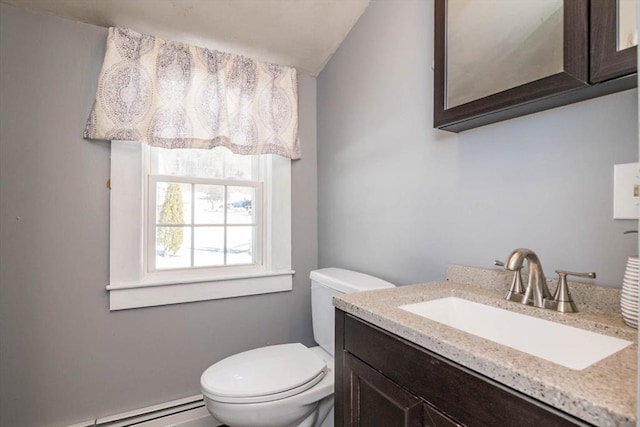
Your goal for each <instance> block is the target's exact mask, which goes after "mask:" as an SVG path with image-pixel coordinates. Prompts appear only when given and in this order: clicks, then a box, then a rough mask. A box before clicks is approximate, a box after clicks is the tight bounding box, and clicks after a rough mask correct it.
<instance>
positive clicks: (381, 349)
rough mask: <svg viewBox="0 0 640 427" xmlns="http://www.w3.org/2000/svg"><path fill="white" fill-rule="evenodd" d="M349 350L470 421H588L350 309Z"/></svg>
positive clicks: (569, 423)
mask: <svg viewBox="0 0 640 427" xmlns="http://www.w3.org/2000/svg"><path fill="white" fill-rule="evenodd" d="M344 349H345V351H347V352H349V353H351V354H353V355H354V356H356V357H357V358H358V359H360V360H362V361H364V362H365V363H367V364H368V365H370V366H371V367H372V368H373V369H375V370H377V371H378V372H380V373H381V374H382V375H384V376H385V377H387V378H389V379H390V380H391V381H393V382H395V383H396V384H399V385H400V386H401V387H403V388H405V389H406V390H408V391H409V392H410V393H412V394H414V395H416V396H418V397H420V398H422V399H424V400H425V401H427V402H429V403H430V404H431V405H433V406H434V407H435V408H437V409H438V410H440V411H442V412H443V413H445V414H446V415H448V416H449V417H451V418H452V419H454V420H456V421H458V422H460V423H462V424H465V425H470V426H472V425H486V426H518V427H520V426H532V427H533V426H535V427H538V426H545V427H547V426H575V425H582V426H584V425H589V424H586V423H584V422H582V421H580V420H578V419H576V418H574V417H572V416H570V415H568V414H565V413H562V412H560V411H558V410H557V409H555V408H552V407H550V406H548V405H546V404H544V403H542V402H539V401H537V400H535V399H532V398H530V397H528V396H526V395H524V394H522V393H519V392H517V391H515V390H512V389H509V388H507V387H506V386H504V385H502V384H499V383H497V382H495V381H493V380H491V379H489V378H486V377H484V376H482V375H479V374H477V373H475V372H473V371H471V370H469V369H468V368H465V367H463V366H461V365H458V364H456V363H454V362H451V361H450V360H448V359H445V358H443V357H441V356H439V355H437V354H435V353H432V352H430V351H428V350H425V349H423V348H421V347H419V346H417V345H415V344H413V343H410V342H408V341H406V340H404V339H402V338H400V337H398V336H395V335H392V334H390V333H388V332H386V331H384V330H382V329H380V328H378V327H376V326H373V325H371V324H369V323H366V322H363V321H361V320H359V319H357V318H355V317H352V316H350V315H348V314H345V318H344Z"/></svg>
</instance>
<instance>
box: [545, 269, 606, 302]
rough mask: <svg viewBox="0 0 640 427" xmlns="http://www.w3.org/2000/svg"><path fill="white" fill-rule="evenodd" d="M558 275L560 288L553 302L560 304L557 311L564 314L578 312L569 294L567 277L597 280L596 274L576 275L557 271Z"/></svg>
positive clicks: (571, 272) (570, 272) (557, 289)
mask: <svg viewBox="0 0 640 427" xmlns="http://www.w3.org/2000/svg"><path fill="white" fill-rule="evenodd" d="M556 273H558V287H557V288H556V292H555V294H554V295H553V300H554V301H555V302H557V303H558V306H557V310H558V311H560V312H562V313H575V312H577V311H578V309H577V307H576V305H575V303H574V302H573V298H571V294H570V293H569V285H568V284H567V276H577V277H589V278H591V279H595V278H596V273H595V272H590V273H576V272H573V271H565V270H556Z"/></svg>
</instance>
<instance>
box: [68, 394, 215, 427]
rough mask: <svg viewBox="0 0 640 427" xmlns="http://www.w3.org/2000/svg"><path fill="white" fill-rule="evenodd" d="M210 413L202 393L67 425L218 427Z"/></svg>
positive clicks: (96, 426) (89, 426)
mask: <svg viewBox="0 0 640 427" xmlns="http://www.w3.org/2000/svg"><path fill="white" fill-rule="evenodd" d="M220 425H222V423H220V422H218V421H217V420H216V419H215V418H213V417H212V416H211V414H209V411H207V408H206V406H205V403H204V400H203V398H202V395H201V394H199V395H196V396H191V397H187V398H184V399H178V400H173V401H171V402H165V403H161V404H159V405H153V406H148V407H146V408H141V409H136V410H133V411H127V412H123V413H121V414H116V415H112V416H109V417H102V418H96V419H93V420H88V421H84V422H81V423H77V424H73V425H70V426H67V427H128V426H135V427H218V426H220Z"/></svg>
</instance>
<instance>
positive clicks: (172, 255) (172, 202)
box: [147, 175, 264, 272]
mask: <svg viewBox="0 0 640 427" xmlns="http://www.w3.org/2000/svg"><path fill="white" fill-rule="evenodd" d="M262 205H263V203H262V183H261V182H259V181H234V180H220V179H205V178H190V177H177V176H167V175H151V176H150V177H149V208H148V211H149V220H148V222H149V226H148V240H147V245H148V266H149V272H160V271H163V270H172V269H194V268H200V269H203V268H224V267H227V266H247V267H258V266H260V265H261V264H262V247H263V246H262V240H263V234H264V233H263V229H262V223H263V221H262V212H263V207H262Z"/></svg>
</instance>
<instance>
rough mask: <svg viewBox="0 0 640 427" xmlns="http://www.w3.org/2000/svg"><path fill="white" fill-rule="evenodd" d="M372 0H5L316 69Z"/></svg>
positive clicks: (307, 71)
mask: <svg viewBox="0 0 640 427" xmlns="http://www.w3.org/2000/svg"><path fill="white" fill-rule="evenodd" d="M369 1H370V0H135V1H133V0H0V3H6V4H10V5H14V6H17V7H20V8H24V9H26V10H29V11H32V12H38V13H47V14H51V15H55V16H59V17H62V18H68V19H72V20H74V21H80V22H85V23H88V24H93V25H97V26H100V27H110V26H120V27H128V28H131V29H133V30H135V31H139V32H142V33H147V34H150V35H154V36H158V37H161V38H164V39H169V40H175V41H181V42H186V43H190V44H195V45H197V46H201V47H208V48H213V49H217V50H221V51H225V52H230V53H237V54H241V55H245V56H249V57H251V58H255V59H259V60H262V61H268V62H273V63H276V64H280V65H287V66H292V67H296V68H297V69H298V71H299V72H300V73H302V74H307V75H311V76H317V75H318V74H319V73H320V71H322V68H323V67H324V65H325V64H326V63H327V62H328V61H329V59H330V58H331V56H332V55H333V53H334V52H335V51H336V50H337V48H338V46H339V45H340V43H342V41H343V40H344V38H345V37H346V35H347V34H348V33H349V31H350V30H351V28H352V27H353V25H354V24H355V23H356V21H357V20H358V18H360V15H362V13H363V12H364V10H365V9H366V7H367V5H368V4H369Z"/></svg>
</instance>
